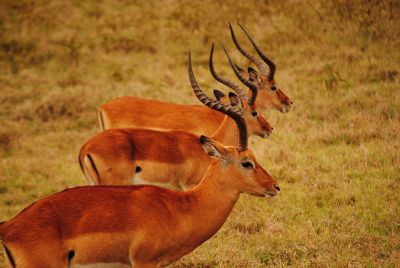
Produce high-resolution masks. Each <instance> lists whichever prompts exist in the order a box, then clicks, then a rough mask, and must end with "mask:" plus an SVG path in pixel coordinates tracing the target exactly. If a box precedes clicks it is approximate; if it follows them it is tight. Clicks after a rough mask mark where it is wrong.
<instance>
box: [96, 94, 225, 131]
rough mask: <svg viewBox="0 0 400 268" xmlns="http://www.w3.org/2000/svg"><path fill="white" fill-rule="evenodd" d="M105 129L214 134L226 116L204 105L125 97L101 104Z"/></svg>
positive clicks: (101, 118)
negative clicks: (144, 129) (138, 128)
mask: <svg viewBox="0 0 400 268" xmlns="http://www.w3.org/2000/svg"><path fill="white" fill-rule="evenodd" d="M99 113H100V114H101V117H100V118H99V121H100V122H102V121H101V120H104V121H103V126H104V129H109V128H128V127H143V128H154V129H170V130H183V131H189V132H192V133H194V134H197V135H201V134H203V135H209V136H210V135H212V134H213V133H214V132H215V131H216V130H217V128H218V127H219V126H220V125H221V123H222V120H223V119H224V115H223V114H222V113H220V112H217V111H215V110H212V109H210V108H208V107H205V106H204V105H182V104H174V103H168V102H163V101H156V100H146V99H141V98H137V97H121V98H117V99H114V100H111V101H109V102H106V103H105V104H103V105H101V107H100V110H99Z"/></svg>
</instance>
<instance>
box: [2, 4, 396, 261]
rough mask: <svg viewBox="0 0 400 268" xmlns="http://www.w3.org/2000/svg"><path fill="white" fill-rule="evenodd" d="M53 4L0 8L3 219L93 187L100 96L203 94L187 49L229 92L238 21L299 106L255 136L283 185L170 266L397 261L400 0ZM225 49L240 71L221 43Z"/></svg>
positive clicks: (205, 78)
mask: <svg viewBox="0 0 400 268" xmlns="http://www.w3.org/2000/svg"><path fill="white" fill-rule="evenodd" d="M45 2H46V1H31V0H25V1H18V3H15V1H2V2H1V4H0V104H1V105H0V122H1V125H2V127H1V129H0V221H1V220H6V219H8V218H10V217H12V216H13V215H15V214H16V213H17V212H18V211H19V210H21V209H22V208H24V207H25V206H27V205H28V204H30V203H31V202H33V201H34V200H36V199H38V198H40V197H42V196H45V195H47V194H50V193H53V192H55V191H59V190H61V189H64V188H65V187H73V186H75V185H83V184H85V180H84V178H83V175H82V174H81V172H80V170H79V166H78V164H77V154H78V151H79V149H80V146H81V145H82V144H83V142H84V141H85V140H87V139H88V138H90V137H91V135H93V134H94V133H96V132H97V131H98V126H97V122H96V113H95V111H96V108H97V107H98V106H99V105H100V104H101V103H103V102H105V101H107V100H109V99H111V98H114V97H117V96H123V95H136V96H143V97H147V98H157V99H164V100H169V101H174V102H184V103H193V102H196V100H195V98H194V97H193V96H192V93H191V91H190V87H189V84H188V79H187V75H186V65H185V64H186V53H187V51H188V49H191V50H192V51H193V57H194V61H195V62H194V64H195V72H196V74H197V76H198V78H199V80H200V82H201V84H202V85H203V88H204V89H207V90H211V89H212V88H213V87H215V86H216V87H218V88H222V86H220V85H218V84H217V83H215V82H214V81H213V80H212V79H211V77H210V75H209V74H208V70H207V65H206V63H207V62H206V61H207V57H208V51H209V48H210V44H211V42H212V41H216V42H217V43H222V42H223V43H224V44H226V46H228V48H229V50H230V51H231V54H233V55H234V57H235V59H236V60H237V61H238V62H240V63H241V64H242V65H246V64H247V62H246V61H245V60H243V58H241V57H240V56H239V54H238V53H237V52H236V51H235V50H234V49H233V45H232V42H231V41H230V38H229V32H228V28H227V22H228V20H230V21H232V22H241V23H243V24H244V25H246V27H247V28H248V30H249V31H250V32H251V33H252V34H253V36H254V37H255V39H256V40H257V41H258V43H259V44H260V46H261V47H262V48H263V49H264V50H265V51H266V52H267V54H268V55H270V56H271V57H272V58H273V59H274V60H275V61H276V63H277V66H278V70H277V81H278V82H279V84H280V86H281V87H283V88H284V89H285V92H286V93H287V94H288V95H290V96H291V97H292V98H293V100H294V102H295V107H294V109H293V110H292V111H291V112H290V113H289V114H285V115H283V114H280V113H278V112H275V111H266V115H267V116H268V119H269V121H270V122H271V123H272V124H273V125H274V127H275V133H274V135H273V136H272V137H271V139H269V140H267V141H263V140H260V139H257V138H254V139H252V144H251V147H252V148H253V150H254V152H255V153H256V155H257V157H258V160H259V161H260V162H261V163H262V164H263V165H264V166H265V167H266V168H267V169H268V170H269V171H270V173H271V174H272V175H273V176H275V177H276V178H277V179H278V180H279V181H280V185H281V188H282V194H281V195H280V196H279V197H278V198H275V199H273V200H263V199H257V198H253V197H249V196H243V197H242V198H241V199H240V200H239V203H238V204H237V206H236V208H235V209H234V211H233V213H232V215H231V216H230V218H229V219H228V221H227V223H226V224H225V225H224V227H223V228H222V230H221V231H220V232H219V233H218V234H217V235H216V236H215V237H214V238H213V239H211V240H210V241H208V242H206V243H205V244H204V245H203V246H201V247H200V248H199V249H197V250H196V251H195V252H193V253H192V254H190V255H188V256H187V257H185V258H184V259H183V260H182V261H181V262H179V263H178V264H176V266H175V267H192V266H196V267H214V266H219V267H233V266H234V267H258V266H264V265H267V266H346V265H348V264H350V265H353V266H380V265H382V266H396V265H398V264H397V263H396V261H398V259H399V258H400V239H399V237H400V219H399V215H400V204H399V202H400V201H399V199H398V195H399V192H400V177H399V166H400V139H399V137H398V133H399V131H400V99H399V97H400V91H399V79H400V67H399V65H398V63H399V62H400V46H399V40H398V38H397V39H396V36H399V29H400V27H399V26H400V23H399V21H398V19H396V16H397V15H396V14H398V13H399V11H400V8H399V6H398V3H396V2H395V1H380V2H379V4H367V3H361V1H333V0H332V1H321V2H318V1H308V2H304V3H303V2H302V1H294V0H292V1H283V2H284V3H281V1H266V2H263V3H264V4H261V3H259V2H258V1H242V2H243V3H240V1H206V2H204V1H203V2H202V3H203V4H199V3H195V2H193V1H176V0H163V1H158V2H157V6H155V5H156V3H154V5H153V3H149V4H130V3H128V2H130V1H107V3H105V2H104V3H100V4H95V3H96V2H97V1H92V2H89V1H87V2H86V3H85V4H80V3H79V2H80V1H71V2H70V3H68V4H67V3H65V1H60V0H54V1H51V4H48V3H45ZM237 31H238V35H239V36H240V39H241V40H242V42H243V43H244V44H246V46H247V47H248V43H247V41H246V40H245V39H244V37H243V34H242V33H240V31H239V29H238V28H237ZM216 56H217V62H218V63H217V65H218V69H219V70H221V71H223V72H224V73H225V74H229V75H230V76H231V77H232V75H231V71H230V70H229V68H228V66H227V62H226V59H225V58H224V57H223V55H222V52H221V49H220V47H218V50H217V55H216ZM209 92H210V91H209ZM2 258H3V257H2V256H1V257H0V266H2V261H3V259H2Z"/></svg>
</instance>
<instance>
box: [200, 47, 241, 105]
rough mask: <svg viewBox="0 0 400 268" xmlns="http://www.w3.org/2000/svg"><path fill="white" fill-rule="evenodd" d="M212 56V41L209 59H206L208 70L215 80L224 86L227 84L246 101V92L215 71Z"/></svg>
mask: <svg viewBox="0 0 400 268" xmlns="http://www.w3.org/2000/svg"><path fill="white" fill-rule="evenodd" d="M213 56H214V43H212V46H211V52H210V59H209V61H208V63H209V64H208V65H209V67H210V72H211V74H212V76H213V77H214V78H215V80H217V81H218V82H220V83H222V84H224V85H225V86H228V87H230V88H231V89H233V90H234V91H235V92H236V93H237V94H238V95H239V98H240V99H241V100H243V101H248V97H247V95H246V93H245V92H244V90H243V89H242V88H241V87H240V86H239V85H237V84H236V83H234V82H233V81H231V80H228V79H226V78H224V77H222V76H220V75H218V74H217V72H216V71H215V68H214V62H213Z"/></svg>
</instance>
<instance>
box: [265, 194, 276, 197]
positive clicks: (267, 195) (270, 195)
mask: <svg viewBox="0 0 400 268" xmlns="http://www.w3.org/2000/svg"><path fill="white" fill-rule="evenodd" d="M265 197H266V198H272V197H274V195H272V194H265Z"/></svg>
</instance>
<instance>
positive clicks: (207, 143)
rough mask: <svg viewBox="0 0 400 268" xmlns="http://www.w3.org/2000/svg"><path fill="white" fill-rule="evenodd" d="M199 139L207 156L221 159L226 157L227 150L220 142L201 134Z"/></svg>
mask: <svg viewBox="0 0 400 268" xmlns="http://www.w3.org/2000/svg"><path fill="white" fill-rule="evenodd" d="M199 141H200V143H201V145H202V146H203V148H204V150H205V151H206V153H207V154H208V155H209V156H211V157H215V158H219V159H222V160H227V159H228V156H229V151H228V150H227V149H225V147H224V146H223V145H222V144H220V143H218V142H216V141H214V140H212V139H210V138H207V137H206V136H203V135H201V136H200V138H199Z"/></svg>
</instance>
